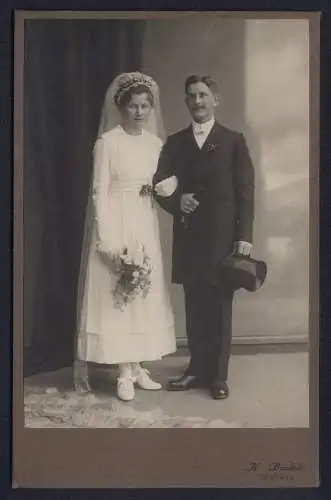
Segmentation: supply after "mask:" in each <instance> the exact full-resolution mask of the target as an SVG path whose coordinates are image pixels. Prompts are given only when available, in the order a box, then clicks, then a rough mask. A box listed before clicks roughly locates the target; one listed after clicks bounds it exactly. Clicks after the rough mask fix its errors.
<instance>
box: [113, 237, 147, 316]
mask: <svg viewBox="0 0 331 500" xmlns="http://www.w3.org/2000/svg"><path fill="white" fill-rule="evenodd" d="M113 264H114V265H113V271H114V273H115V274H116V275H117V281H116V286H115V288H114V290H113V292H112V293H113V297H114V301H115V305H116V306H117V307H119V308H120V309H122V310H123V308H124V306H126V305H127V304H129V303H130V302H132V301H133V300H134V299H135V298H136V297H137V296H138V295H141V296H142V297H146V296H147V294H148V293H149V291H150V288H151V272H152V266H151V264H150V259H149V257H148V255H147V254H146V252H145V249H144V247H139V246H137V248H136V249H135V250H134V252H132V253H131V254H130V253H129V251H128V248H127V247H124V248H123V251H122V252H120V253H116V254H114V255H113Z"/></svg>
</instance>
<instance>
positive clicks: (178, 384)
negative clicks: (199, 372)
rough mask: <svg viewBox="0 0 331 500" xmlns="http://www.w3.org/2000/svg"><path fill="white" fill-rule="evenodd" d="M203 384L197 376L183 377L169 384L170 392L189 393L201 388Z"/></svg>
mask: <svg viewBox="0 0 331 500" xmlns="http://www.w3.org/2000/svg"><path fill="white" fill-rule="evenodd" d="M201 386H202V384H201V382H200V381H199V379H198V378H197V377H196V376H195V375H182V376H181V377H179V378H177V379H175V380H170V381H169V382H168V386H167V389H168V391H188V390H189V389H194V388H197V387H201Z"/></svg>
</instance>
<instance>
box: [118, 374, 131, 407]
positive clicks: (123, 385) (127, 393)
mask: <svg viewBox="0 0 331 500" xmlns="http://www.w3.org/2000/svg"><path fill="white" fill-rule="evenodd" d="M117 396H118V397H119V399H121V400H122V401H132V400H133V399H134V396H135V390H134V383H133V379H132V378H131V377H119V378H118V379H117Z"/></svg>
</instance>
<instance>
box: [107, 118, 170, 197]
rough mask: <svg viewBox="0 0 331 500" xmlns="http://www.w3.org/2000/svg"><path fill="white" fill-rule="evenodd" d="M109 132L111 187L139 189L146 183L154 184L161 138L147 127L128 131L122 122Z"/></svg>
mask: <svg viewBox="0 0 331 500" xmlns="http://www.w3.org/2000/svg"><path fill="white" fill-rule="evenodd" d="M106 135H107V137H106V141H107V148H108V150H109V151H108V153H109V163H110V165H109V168H110V176H109V179H110V189H111V190H112V189H114V190H115V189H119V190H122V189H123V190H130V188H132V189H133V190H136V189H138V188H139V189H140V187H141V186H142V185H143V184H151V182H152V178H153V175H154V173H155V171H156V169H157V162H158V158H159V154H160V149H161V147H162V141H161V140H160V139H159V138H158V137H157V136H155V135H153V134H151V133H149V132H147V131H143V133H142V134H141V135H129V134H128V133H127V132H125V131H124V129H123V128H122V127H120V126H118V127H116V128H115V129H113V130H111V131H110V132H108V133H107V134H106Z"/></svg>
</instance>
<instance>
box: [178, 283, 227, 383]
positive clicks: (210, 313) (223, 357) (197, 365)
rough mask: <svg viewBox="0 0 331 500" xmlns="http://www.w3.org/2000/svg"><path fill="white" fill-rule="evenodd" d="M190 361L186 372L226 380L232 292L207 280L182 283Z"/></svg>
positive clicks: (210, 381)
mask: <svg viewBox="0 0 331 500" xmlns="http://www.w3.org/2000/svg"><path fill="white" fill-rule="evenodd" d="M184 292H185V308H186V330H187V339H188V348H189V351H190V356H191V358H190V363H189V366H188V368H187V370H186V374H188V375H195V376H196V377H198V378H200V379H201V380H203V381H205V382H206V383H209V384H210V383H213V382H215V381H218V382H226V380H227V377H228V365H229V358H230V352H231V338H232V302H233V292H232V291H228V290H223V289H221V288H220V287H218V286H213V285H210V284H208V283H203V282H195V283H194V284H190V285H185V286H184Z"/></svg>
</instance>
